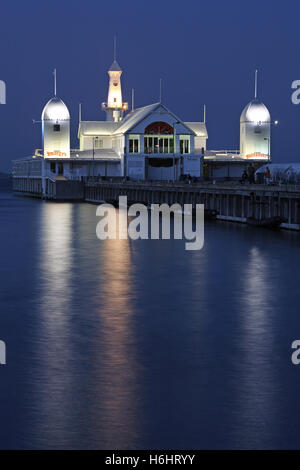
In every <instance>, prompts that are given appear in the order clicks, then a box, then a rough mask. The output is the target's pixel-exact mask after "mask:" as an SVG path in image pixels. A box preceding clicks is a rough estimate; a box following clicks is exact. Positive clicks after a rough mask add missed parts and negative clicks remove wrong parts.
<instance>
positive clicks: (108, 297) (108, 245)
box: [95, 209, 139, 449]
mask: <svg viewBox="0 0 300 470" xmlns="http://www.w3.org/2000/svg"><path fill="white" fill-rule="evenodd" d="M126 217H127V215H126V212H125V210H123V209H120V210H119V211H118V219H119V232H120V233H122V235H123V236H124V234H125V232H126V231H127V218H126ZM131 243H132V242H131V241H130V240H128V239H117V240H109V239H107V240H105V242H101V244H102V246H101V252H100V253H99V254H100V258H99V286H98V289H97V292H98V294H97V295H98V302H97V303H98V305H100V306H101V307H100V308H99V312H98V313H99V324H100V325H101V334H100V336H101V345H100V348H99V349H98V355H99V362H98V365H99V367H98V370H97V372H96V373H97V375H98V378H97V380H98V381H99V383H101V395H99V402H98V405H97V406H95V410H96V411H97V413H98V416H97V419H98V425H99V429H100V430H101V440H102V442H101V446H102V447H101V448H104V449H112V448H116V447H117V448H118V449H130V448H133V446H134V445H136V442H137V436H138V435H139V416H138V415H139V385H138V382H139V381H138V374H139V365H138V358H137V344H136V342H137V338H136V336H135V323H134V322H135V315H134V313H135V310H134V304H133V302H134V292H135V288H134V282H133V275H134V273H133V270H134V267H133V264H132V252H131V251H132V250H131ZM99 352H100V354H99Z"/></svg>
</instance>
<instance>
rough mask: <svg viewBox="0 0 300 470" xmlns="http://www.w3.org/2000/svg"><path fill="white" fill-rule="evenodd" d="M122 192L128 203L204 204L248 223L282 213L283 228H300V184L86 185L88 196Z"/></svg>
mask: <svg viewBox="0 0 300 470" xmlns="http://www.w3.org/2000/svg"><path fill="white" fill-rule="evenodd" d="M119 196H127V198H128V203H133V202H140V203H143V204H146V205H149V204H152V203H156V204H163V203H166V204H170V205H171V204H174V203H179V204H181V205H183V204H192V206H193V207H195V206H196V204H204V206H205V209H210V210H216V211H217V212H218V216H217V218H219V219H222V220H229V221H234V222H242V223H246V222H247V218H254V219H258V220H261V219H265V218H270V217H282V218H283V219H284V223H282V224H281V227H282V228H288V229H293V230H300V187H299V186H294V185H293V186H291V185H281V186H265V185H261V184H260V185H257V184H251V185H241V184H239V183H233V182H228V183H218V184H212V183H205V182H203V183H197V184H190V185H188V184H184V183H176V184H172V183H169V184H167V183H150V182H143V183H138V182H104V181H103V182H99V183H98V182H97V183H96V182H89V183H86V185H85V200H86V201H87V202H93V203H97V202H98V203H100V202H103V201H106V202H112V203H114V204H116V203H117V202H118V199H119Z"/></svg>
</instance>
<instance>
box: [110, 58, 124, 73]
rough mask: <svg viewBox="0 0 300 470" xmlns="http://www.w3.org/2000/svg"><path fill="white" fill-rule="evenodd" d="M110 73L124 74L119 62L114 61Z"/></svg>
mask: <svg viewBox="0 0 300 470" xmlns="http://www.w3.org/2000/svg"><path fill="white" fill-rule="evenodd" d="M108 71H109V72H122V69H121V67H120V66H119V64H118V62H117V61H116V60H114V61H113V63H112V64H111V66H110V67H109V69H108Z"/></svg>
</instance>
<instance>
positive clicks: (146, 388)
mask: <svg viewBox="0 0 300 470" xmlns="http://www.w3.org/2000/svg"><path fill="white" fill-rule="evenodd" d="M95 209H96V207H95V206H93V205H89V204H70V203H60V204H57V203H51V202H42V201H39V200H34V199H22V198H16V197H13V196H12V195H10V194H9V193H8V192H7V190H2V192H1V194H0V221H1V231H0V259H1V264H0V299H1V310H0V338H1V339H2V340H5V342H6V345H7V365H6V366H1V367H0V416H1V421H0V423H1V424H0V447H1V448H29V449H30V448H39V449H47V448H56V449H60V448H99V449H153V448H157V449H167V448H170V449H197V448H198V449H202V448H225V449H227V448H298V447H299V444H300V437H299V434H298V433H297V425H298V411H299V392H300V365H299V366H298V367H297V366H294V365H292V363H291V359H290V357H291V352H292V350H291V343H292V341H293V340H294V339H298V338H300V318H299V316H300V311H299V277H298V273H299V266H300V247H299V234H297V233H292V232H284V231H281V232H272V231H267V230H262V229H256V228H252V227H245V226H243V225H239V224H227V223H223V222H212V223H207V224H206V228H205V248H204V249H203V250H201V251H198V252H191V251H190V252H188V251H185V250H184V242H183V241H172V240H171V241H159V240H157V241H135V242H130V241H127V240H120V241H114V240H111V241H103V242H100V241H99V240H97V238H96V236H95V227H96V223H97V219H96V217H95Z"/></svg>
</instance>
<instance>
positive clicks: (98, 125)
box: [78, 121, 120, 136]
mask: <svg viewBox="0 0 300 470" xmlns="http://www.w3.org/2000/svg"><path fill="white" fill-rule="evenodd" d="M119 126H120V122H111V121H81V122H80V123H79V129H78V135H87V136H89V135H90V136H92V135H112V133H113V132H114V130H115V129H116V128H117V127H119Z"/></svg>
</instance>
